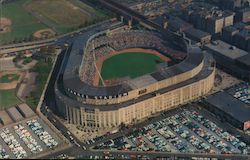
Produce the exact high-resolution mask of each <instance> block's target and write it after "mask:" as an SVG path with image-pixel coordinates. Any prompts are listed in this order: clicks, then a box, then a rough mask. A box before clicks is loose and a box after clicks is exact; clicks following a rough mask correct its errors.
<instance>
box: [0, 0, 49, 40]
mask: <svg viewBox="0 0 250 160" xmlns="http://www.w3.org/2000/svg"><path fill="white" fill-rule="evenodd" d="M26 2H27V0H18V1H15V2H13V3H8V4H4V5H3V7H2V16H3V17H4V18H8V19H10V21H11V26H10V32H6V33H1V34H0V37H1V38H0V44H3V43H5V42H11V41H14V40H16V41H20V40H23V39H24V38H27V37H30V36H31V34H32V33H33V32H35V31H37V30H40V29H44V28H46V25H44V24H43V23H41V22H39V20H37V19H36V18H35V17H33V16H32V15H31V14H29V12H27V11H26V10H25V9H24V8H23V5H24V3H26Z"/></svg>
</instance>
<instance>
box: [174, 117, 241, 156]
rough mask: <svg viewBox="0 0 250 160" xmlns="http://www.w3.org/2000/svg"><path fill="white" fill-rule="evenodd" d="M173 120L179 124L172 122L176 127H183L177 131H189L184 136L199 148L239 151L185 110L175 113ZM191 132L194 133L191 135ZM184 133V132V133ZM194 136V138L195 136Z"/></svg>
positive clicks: (212, 150) (215, 150) (216, 150)
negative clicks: (187, 114)
mask: <svg viewBox="0 0 250 160" xmlns="http://www.w3.org/2000/svg"><path fill="white" fill-rule="evenodd" d="M171 118H172V121H174V122H177V123H178V124H171V125H173V126H174V128H178V127H176V126H180V127H181V129H177V130H176V129H174V130H175V131H176V132H177V133H179V132H180V130H182V131H181V132H184V131H186V132H188V133H187V134H186V135H185V136H182V137H183V138H185V139H187V140H188V141H189V142H190V143H191V144H192V145H193V146H195V147H196V148H197V149H198V150H201V151H205V152H207V153H238V152H239V151H238V150H237V149H235V148H233V146H231V145H230V144H228V143H227V142H225V141H224V140H223V139H221V138H219V137H218V136H217V135H215V134H214V133H213V132H211V131H210V130H208V129H206V128H204V127H203V126H202V125H200V124H198V123H197V122H196V121H194V120H193V119H191V118H189V117H187V116H186V115H185V114H184V112H182V113H181V114H179V115H175V116H173V117H171ZM190 133H193V135H191V134H190ZM182 135H183V134H182ZM193 137H194V138H193Z"/></svg>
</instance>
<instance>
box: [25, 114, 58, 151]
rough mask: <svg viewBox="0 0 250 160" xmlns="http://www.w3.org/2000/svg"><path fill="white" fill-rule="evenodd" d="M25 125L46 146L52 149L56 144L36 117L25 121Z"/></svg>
mask: <svg viewBox="0 0 250 160" xmlns="http://www.w3.org/2000/svg"><path fill="white" fill-rule="evenodd" d="M27 125H28V126H29V127H30V129H31V130H32V131H33V132H34V133H35V134H36V135H37V136H38V137H39V139H40V140H41V141H43V142H44V143H45V145H46V146H47V147H48V148H50V149H52V148H54V147H56V146H57V145H58V142H57V141H56V140H55V139H54V138H53V137H52V136H51V135H50V134H49V133H48V132H47V131H45V130H44V128H43V126H42V125H41V124H40V123H39V122H38V121H37V120H36V119H33V120H29V121H27Z"/></svg>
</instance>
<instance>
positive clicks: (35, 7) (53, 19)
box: [25, 0, 98, 33]
mask: <svg viewBox="0 0 250 160" xmlns="http://www.w3.org/2000/svg"><path fill="white" fill-rule="evenodd" d="M25 8H26V9H27V10H28V11H30V13H31V14H33V15H34V16H35V17H37V18H38V19H39V20H41V21H42V22H43V23H45V24H47V25H48V26H50V27H51V28H53V29H55V30H56V31H57V32H59V33H64V32H67V31H70V30H72V29H74V28H77V27H79V26H83V25H85V24H87V23H89V22H90V21H92V20H93V19H95V18H96V16H98V15H97V14H96V13H95V12H96V11H95V10H94V9H93V8H91V7H89V6H87V5H85V4H84V3H82V2H80V1H78V0H71V1H68V0H53V1H51V0H40V1H38V0H33V1H28V3H26V5H25Z"/></svg>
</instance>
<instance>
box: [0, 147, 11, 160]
mask: <svg viewBox="0 0 250 160" xmlns="http://www.w3.org/2000/svg"><path fill="white" fill-rule="evenodd" d="M8 158H10V155H8V154H7V152H6V150H5V149H4V148H3V146H2V145H0V159H8Z"/></svg>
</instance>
